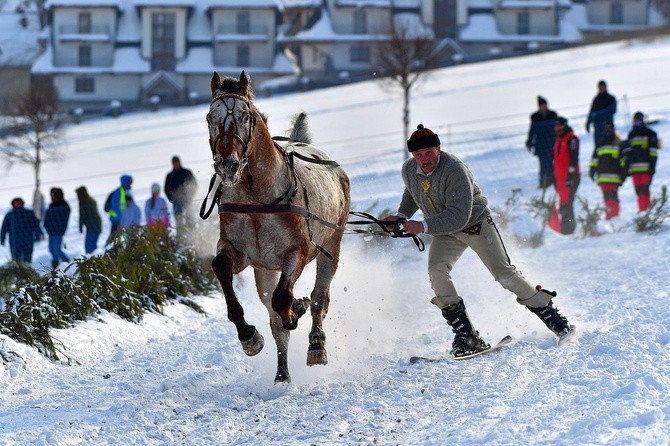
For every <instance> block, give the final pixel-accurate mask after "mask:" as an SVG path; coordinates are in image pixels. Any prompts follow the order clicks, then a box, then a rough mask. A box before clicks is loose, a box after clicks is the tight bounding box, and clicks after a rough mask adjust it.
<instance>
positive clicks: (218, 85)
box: [211, 71, 221, 97]
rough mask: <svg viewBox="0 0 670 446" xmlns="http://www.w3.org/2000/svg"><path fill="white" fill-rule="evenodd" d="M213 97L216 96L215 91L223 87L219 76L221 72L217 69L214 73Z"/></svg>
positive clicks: (212, 83)
mask: <svg viewBox="0 0 670 446" xmlns="http://www.w3.org/2000/svg"><path fill="white" fill-rule="evenodd" d="M211 86H212V97H214V92H215V91H216V90H218V89H219V88H221V78H220V77H219V73H217V72H216V71H215V72H214V75H213V76H212V82H211Z"/></svg>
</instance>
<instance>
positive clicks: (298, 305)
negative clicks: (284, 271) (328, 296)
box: [291, 297, 312, 319]
mask: <svg viewBox="0 0 670 446" xmlns="http://www.w3.org/2000/svg"><path fill="white" fill-rule="evenodd" d="M311 303H312V301H311V300H309V299H308V298H306V297H303V298H302V299H296V300H294V301H293V305H291V310H292V311H293V312H294V313H295V317H296V318H297V319H300V318H301V317H302V316H303V315H304V314H305V313H307V309H308V308H309V305H310V304H311Z"/></svg>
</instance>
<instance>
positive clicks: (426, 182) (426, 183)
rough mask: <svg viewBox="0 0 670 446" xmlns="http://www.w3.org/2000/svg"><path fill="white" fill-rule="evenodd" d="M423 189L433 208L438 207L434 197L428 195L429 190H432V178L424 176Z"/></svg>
mask: <svg viewBox="0 0 670 446" xmlns="http://www.w3.org/2000/svg"><path fill="white" fill-rule="evenodd" d="M421 189H423V193H424V194H425V195H426V199H427V200H428V203H430V205H431V206H432V207H433V209H436V207H435V203H433V199H432V198H430V195H428V191H429V190H430V180H429V179H428V178H424V179H423V180H422V181H421Z"/></svg>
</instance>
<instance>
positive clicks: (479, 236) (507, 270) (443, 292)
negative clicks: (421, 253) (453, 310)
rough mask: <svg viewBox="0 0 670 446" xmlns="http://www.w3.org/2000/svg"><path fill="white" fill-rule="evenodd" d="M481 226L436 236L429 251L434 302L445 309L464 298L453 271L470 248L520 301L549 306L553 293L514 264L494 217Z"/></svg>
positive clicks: (488, 217)
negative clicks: (452, 273)
mask: <svg viewBox="0 0 670 446" xmlns="http://www.w3.org/2000/svg"><path fill="white" fill-rule="evenodd" d="M478 226H479V227H478V228H477V225H475V226H473V227H472V230H471V231H468V232H457V233H455V234H450V235H437V236H434V237H433V241H432V242H431V245H430V251H429V253H428V275H429V276H430V283H431V286H432V288H433V291H434V292H435V297H434V298H433V299H432V300H431V302H432V303H433V304H435V305H437V306H438V307H439V308H440V309H443V308H446V307H448V306H450V305H453V304H456V303H458V302H459V301H460V300H461V297H460V296H459V295H458V292H457V291H456V287H455V286H454V283H453V281H452V280H451V270H452V269H453V267H454V264H455V263H456V261H457V260H458V259H459V258H460V257H461V255H463V252H465V250H466V249H467V248H468V247H470V248H472V250H473V251H474V252H475V253H477V255H478V256H479V258H480V259H481V261H482V263H484V265H485V266H486V268H488V270H489V272H490V273H491V275H492V276H493V278H494V279H495V280H496V281H497V282H499V283H500V285H502V286H503V288H505V289H507V290H509V291H511V292H512V293H514V294H515V295H516V297H517V302H518V303H520V304H522V305H526V306H529V307H544V306H546V305H548V304H549V302H550V301H551V296H550V295H549V294H547V293H544V292H538V291H537V290H536V289H535V286H534V285H533V284H531V283H530V282H529V281H528V280H527V279H526V278H525V277H524V276H523V275H522V274H521V273H520V272H519V271H517V269H516V267H515V266H514V265H512V264H511V262H510V259H509V257H508V255H507V251H506V250H505V246H504V245H503V242H502V239H501V238H500V234H499V233H498V229H497V228H496V226H495V223H493V219H492V218H491V217H490V216H486V217H484V219H483V220H482V221H481V225H478Z"/></svg>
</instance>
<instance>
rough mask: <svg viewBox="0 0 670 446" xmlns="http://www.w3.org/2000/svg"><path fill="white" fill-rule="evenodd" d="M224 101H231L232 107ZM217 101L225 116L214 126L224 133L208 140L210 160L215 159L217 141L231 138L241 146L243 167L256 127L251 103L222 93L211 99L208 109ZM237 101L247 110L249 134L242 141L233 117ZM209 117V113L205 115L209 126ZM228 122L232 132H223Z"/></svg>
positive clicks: (245, 99) (239, 96) (239, 97)
mask: <svg viewBox="0 0 670 446" xmlns="http://www.w3.org/2000/svg"><path fill="white" fill-rule="evenodd" d="M226 99H232V100H233V105H232V107H229V106H228V103H227V102H226ZM217 101H221V102H222V103H223V106H224V107H226V116H225V117H224V118H223V122H222V123H217V124H216V125H218V126H220V127H221V128H223V129H224V131H223V132H221V133H219V134H218V135H216V138H214V139H212V138H210V140H209V147H210V149H211V151H212V158H216V144H217V143H218V142H219V140H221V139H222V138H225V137H229V138H233V139H235V140H237V141H239V143H240V144H242V154H241V158H242V159H241V161H240V162H241V164H242V165H243V166H245V165H246V164H247V162H248V158H249V145H250V144H251V139H252V138H253V134H254V130H255V127H256V113H255V112H254V109H253V107H252V105H251V101H250V100H249V99H248V98H246V97H244V96H241V95H239V94H234V93H223V94H220V95H218V96H214V97H213V98H212V101H211V102H210V108H211V106H212V105H213V104H214V103H215V102H217ZM237 101H241V102H243V103H244V104H245V105H246V106H247V109H248V110H249V120H250V124H249V134H248V135H247V138H246V140H244V139H242V138H241V137H240V135H239V134H238V131H239V129H238V125H237V121H236V119H235V116H234V112H235V106H236V105H237ZM210 116H211V112H210V113H209V114H208V115H207V123H208V124H209V125H210V126H211V125H212V122H210ZM229 120H230V122H232V126H231V128H232V131H231V130H228V131H226V130H225V128H226V123H227V122H228V121H229Z"/></svg>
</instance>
